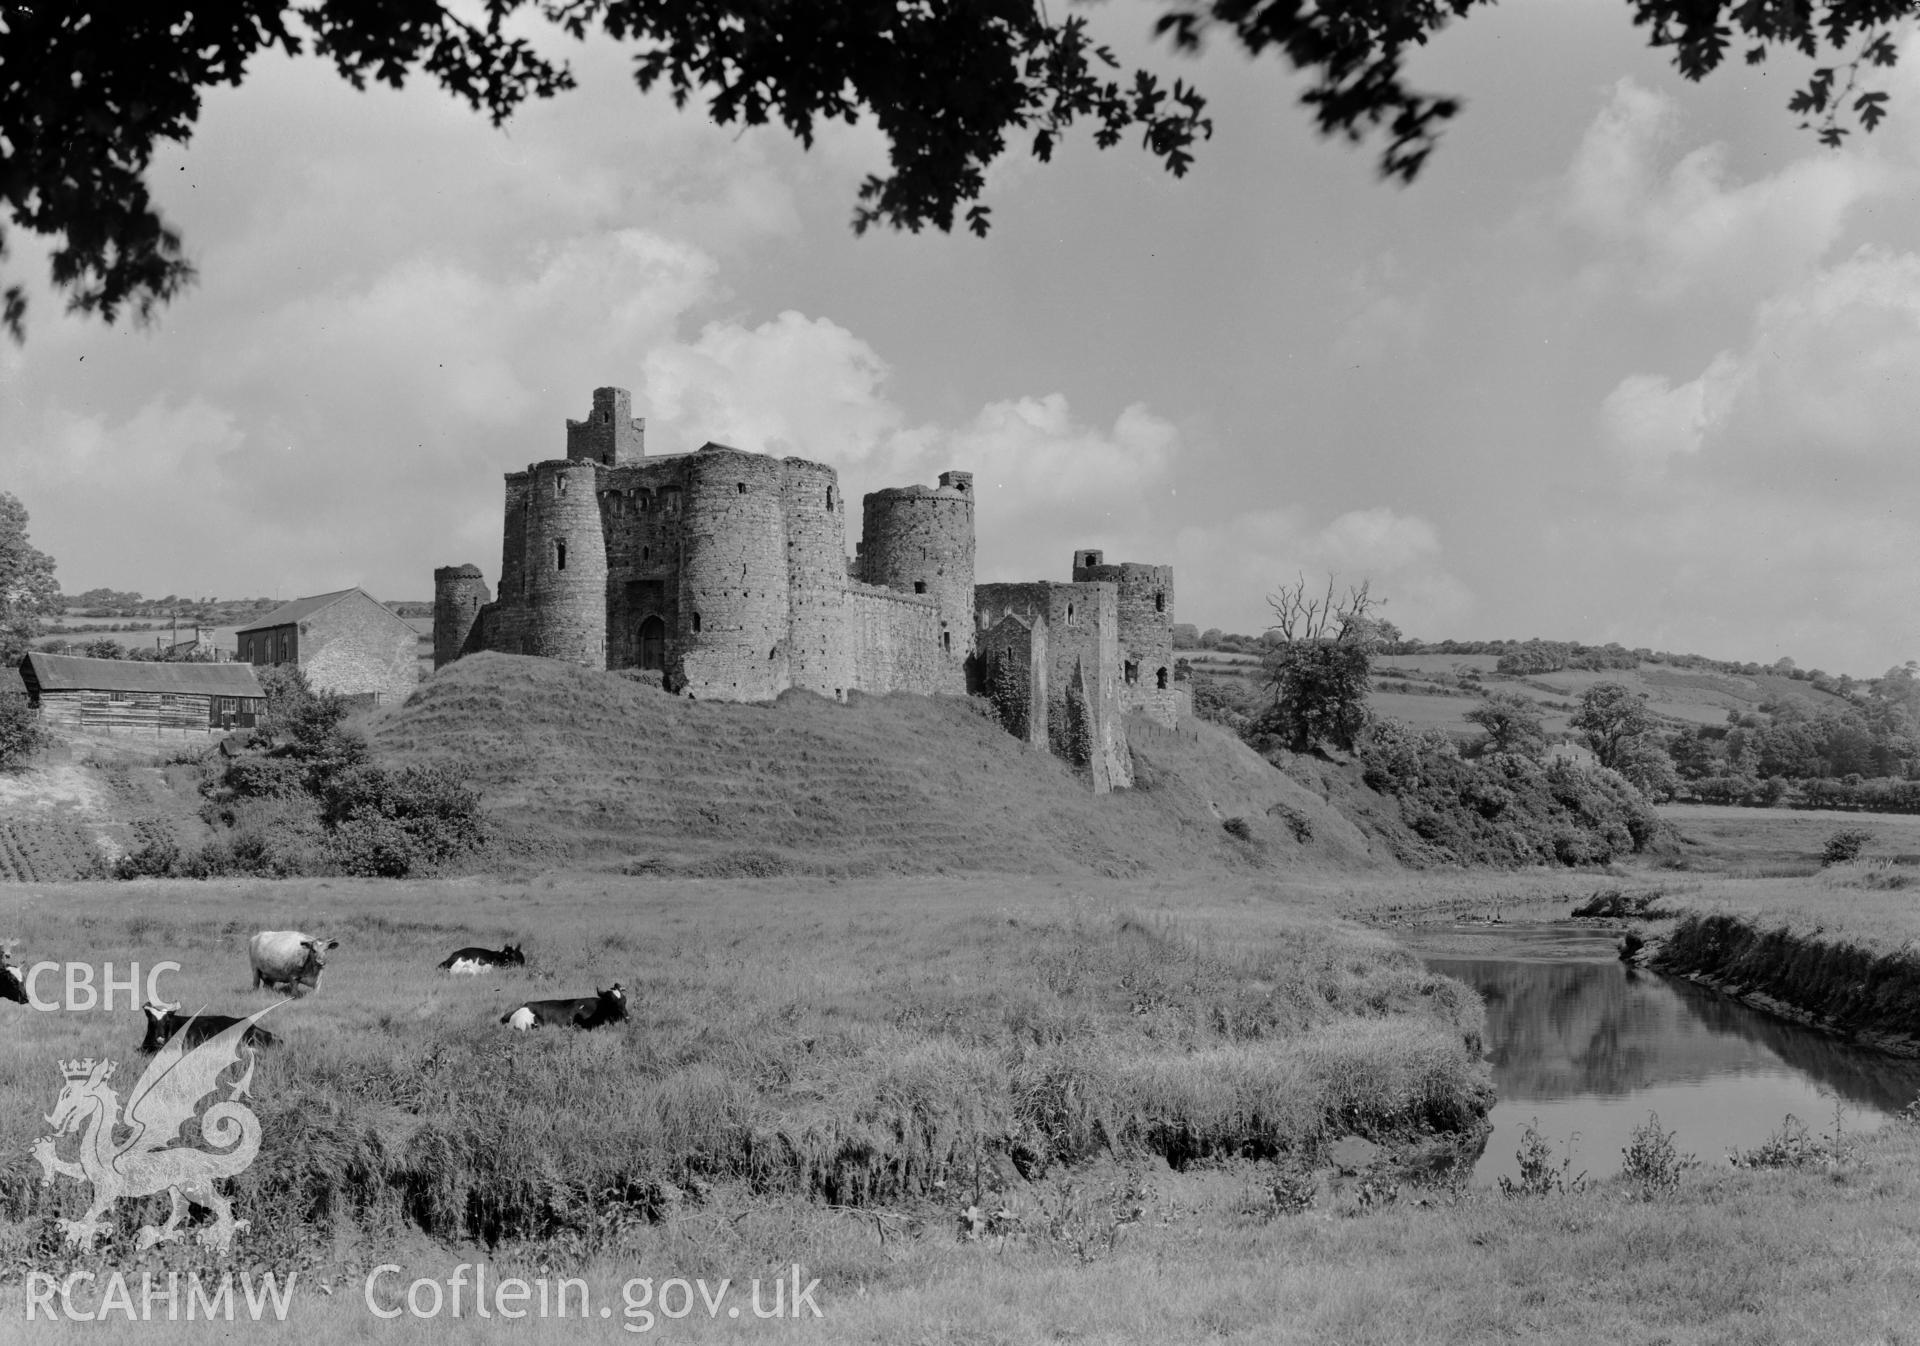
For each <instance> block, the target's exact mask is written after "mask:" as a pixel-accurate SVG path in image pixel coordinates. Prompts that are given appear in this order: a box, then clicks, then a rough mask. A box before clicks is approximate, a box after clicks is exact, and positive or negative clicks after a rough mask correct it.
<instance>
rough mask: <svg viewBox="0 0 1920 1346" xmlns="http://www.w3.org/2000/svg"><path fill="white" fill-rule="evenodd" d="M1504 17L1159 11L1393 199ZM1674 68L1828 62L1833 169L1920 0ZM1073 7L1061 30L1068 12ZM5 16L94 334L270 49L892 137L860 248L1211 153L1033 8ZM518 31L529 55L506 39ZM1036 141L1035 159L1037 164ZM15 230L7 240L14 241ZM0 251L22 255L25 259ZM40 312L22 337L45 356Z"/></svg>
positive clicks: (1078, 28)
mask: <svg viewBox="0 0 1920 1346" xmlns="http://www.w3.org/2000/svg"><path fill="white" fill-rule="evenodd" d="M1490 2H1491V0H1321V3H1318V4H1312V5H1304V4H1301V3H1300V0H1163V4H1164V7H1165V13H1163V14H1162V15H1161V16H1160V17H1159V19H1158V20H1157V22H1156V23H1155V32H1156V34H1157V35H1159V36H1160V37H1162V38H1164V39H1165V40H1167V41H1168V42H1169V43H1170V44H1171V45H1172V46H1173V47H1174V48H1175V49H1176V50H1180V51H1192V50H1195V49H1197V48H1198V47H1199V46H1200V45H1201V44H1202V42H1204V41H1206V40H1207V39H1208V38H1209V37H1210V36H1211V35H1213V34H1216V33H1224V34H1226V35H1227V36H1228V37H1229V39H1230V40H1231V41H1233V42H1236V43H1238V44H1239V45H1240V46H1241V47H1243V48H1244V49H1246V50H1247V51H1248V52H1250V53H1252V54H1255V55H1259V54H1263V53H1267V52H1274V53H1277V54H1279V55H1280V56H1281V57H1283V58H1284V59H1285V61H1286V62H1287V63H1288V64H1289V65H1290V66H1292V67H1293V69H1295V70H1297V71H1301V72H1303V73H1304V74H1305V76H1306V89H1305V92H1304V93H1303V94H1302V95H1301V101H1302V102H1303V103H1304V104H1305V105H1306V107H1307V108H1308V109H1309V110H1310V112H1311V114H1312V116H1313V119H1314V121H1315V124H1316V125H1317V126H1318V127H1319V129H1320V130H1321V131H1322V132H1323V133H1325V134H1327V135H1334V136H1342V137H1345V138H1346V139H1349V140H1353V141H1360V140H1364V139H1367V138H1369V137H1371V138H1375V139H1377V140H1379V141H1381V142H1382V143H1381V147H1380V168H1381V171H1382V173H1383V174H1385V175H1387V176H1389V177H1392V178H1397V179H1399V180H1401V181H1409V180H1411V179H1412V178H1413V177H1414V175H1415V174H1416V173H1418V172H1419V170H1420V167H1421V165H1422V164H1423V163H1424V162H1425V161H1426V158H1427V156H1428V155H1429V154H1430V153H1431V152H1432V150H1433V148H1434V145H1435V143H1436V139H1437V136H1438V134H1439V131H1440V128H1441V127H1442V126H1443V125H1444V124H1445V123H1446V121H1447V120H1448V119H1449V118H1451V117H1453V116H1454V115H1455V113H1456V112H1458V110H1459V103H1458V101H1457V100H1456V99H1454V98H1451V97H1448V96H1446V95H1444V94H1434V93H1427V92H1423V91H1420V90H1417V89H1414V88H1412V87H1410V86H1409V85H1408V84H1407V82H1406V80H1405V79H1404V76H1403V71H1402V68H1401V65H1402V61H1403V60H1404V58H1405V57H1406V55H1407V54H1408V52H1409V51H1410V50H1412V49H1415V48H1418V47H1420V46H1424V45H1425V44H1426V42H1427V41H1428V39H1429V38H1430V37H1431V36H1432V35H1433V34H1434V33H1436V32H1438V31H1439V30H1440V29H1441V28H1443V27H1444V26H1445V25H1446V24H1447V23H1448V22H1450V21H1452V20H1453V19H1455V18H1458V17H1461V16H1464V15H1466V14H1468V13H1469V12H1470V11H1471V10H1473V9H1474V8H1476V7H1477V6H1479V5H1482V4H1487V3H1490ZM1627 3H1628V6H1629V8H1630V9H1631V10H1632V12H1633V18H1634V22H1635V23H1636V24H1639V25H1641V26H1643V27H1645V28H1646V30H1647V34H1648V40H1649V42H1650V43H1651V45H1653V46H1654V47H1656V48H1671V49H1672V52H1673V63H1674V65H1675V66H1676V68H1678V69H1679V71H1680V72H1681V73H1682V74H1683V75H1685V76H1686V77H1688V78H1689V79H1699V78H1701V77H1703V76H1705V75H1706V74H1708V73H1710V72H1711V71H1713V70H1714V69H1716V68H1717V67H1718V66H1719V65H1720V63H1721V61H1722V60H1723V59H1724V58H1725V56H1726V55H1727V53H1728V51H1729V50H1730V49H1732V48H1733V47H1734V45H1735V44H1736V43H1738V44H1739V45H1740V47H1741V48H1742V49H1743V52H1744V55H1745V58H1746V60H1747V61H1748V62H1749V63H1753V62H1758V61H1760V60H1763V59H1764V58H1765V57H1766V55H1767V54H1768V52H1769V51H1771V50H1774V49H1776V48H1784V49H1788V50H1791V51H1795V52H1798V53H1801V54H1804V55H1806V56H1808V57H1810V58H1812V59H1815V60H1823V59H1824V58H1828V57H1831V60H1830V61H1828V63H1824V64H1821V65H1819V66H1818V67H1817V68H1816V69H1815V70H1814V71H1813V73H1812V75H1811V76H1810V77H1809V80H1808V83H1807V84H1806V86H1805V87H1803V88H1802V89H1800V90H1799V91H1798V92H1797V93H1796V94H1795V95H1794V96H1793V99H1792V101H1791V103H1790V104H1789V107H1790V109H1791V110H1792V111H1793V112H1795V113H1798V114H1800V115H1801V116H1802V118H1803V124H1804V125H1810V126H1813V127H1815V128H1816V129H1817V130H1818V132H1819V134H1820V137H1821V139H1822V140H1823V141H1824V142H1826V143H1828V144H1838V143H1839V141H1840V138H1841V137H1843V136H1844V135H1846V134H1847V131H1848V126H1847V125H1846V123H1847V122H1848V121H1849V120H1857V121H1858V123H1859V124H1860V125H1861V126H1863V127H1865V128H1867V129H1869V130H1871V129H1872V128H1873V126H1874V125H1875V124H1877V123H1878V121H1879V120H1880V118H1881V117H1882V116H1883V115H1884V113H1885V100H1886V95H1885V94H1882V93H1878V92H1871V91H1860V90H1859V89H1858V88H1857V75H1858V73H1859V71H1860V70H1861V69H1862V68H1863V67H1865V66H1872V65H1879V66H1886V65H1891V64H1893V62H1894V60H1895V57H1896V50H1895V47H1894V44H1893V41H1892V39H1891V36H1890V29H1891V28H1892V26H1893V25H1894V24H1896V23H1899V22H1900V21H1902V20H1904V19H1905V18H1907V17H1908V16H1910V15H1911V14H1912V12H1913V11H1914V9H1915V8H1916V7H1917V6H1920V0H1627ZM1060 8H1061V9H1063V10H1064V9H1065V6H1064V5H1063V6H1060ZM462 11H463V12H464V13H466V14H471V15H473V17H472V18H466V17H463V16H462V13H457V12H455V10H454V9H453V8H450V7H449V6H448V5H445V4H441V3H438V2H437V0H389V2H388V3H383V4H368V3H365V0H308V3H305V4H294V3H288V2H287V0H200V2H199V3H192V4H189V3H187V0H142V3H140V4H135V5H123V4H118V3H109V0H59V3H49V4H33V5H26V4H13V3H5V0H0V205H4V209H5V214H6V217H7V219H8V220H10V221H11V222H12V224H14V225H15V226H17V227H19V228H22V229H25V230H27V231H29V232H32V233H36V234H40V235H43V236H46V237H48V238H49V239H51V240H53V241H54V248H53V254H52V262H51V270H52V275H53V281H54V284H55V285H56V286H57V287H58V288H59V289H61V290H63V291H65V292H66V294H67V297H68V301H69V305H70V307H71V308H72V309H74V310H76V311H79V312H83V313H90V314H97V315H99V316H100V317H101V318H103V319H105V320H106V321H108V322H112V321H114V320H115V319H116V318H117V317H118V316H119V315H120V313H122V312H123V311H127V310H131V311H132V312H133V313H134V314H135V315H136V316H137V317H141V318H145V317H148V316H151V314H152V313H153V312H154V310H155V309H156V307H158V306H159V305H162V304H164V303H166V302H167V301H168V300H169V299H171V298H172V297H173V296H174V295H175V294H176V293H178V292H179V290H180V289H181V287H182V286H184V285H186V284H187V283H188V282H189V281H190V280H191V279H192V277H193V267H192V264H191V263H190V262H189V261H188V260H187V258H186V256H185V253H184V250H183V247H182V242H181V239H180V236H179V235H178V234H177V233H176V232H175V231H174V230H173V229H171V228H169V227H168V226H167V225H166V223H165V222H164V221H163V220H162V219H161V218H160V215H159V212H158V211H157V210H156V209H155V208H154V205H153V201H152V199H151V196H150V194H149V192H148V186H147V182H146V174H147V172H148V170H149V168H150V167H151V165H152V161H153V155H154V152H155V150H156V148H157V147H158V146H159V145H160V144H161V143H163V142H167V141H172V142H176V143H182V144H184V143H185V142H186V141H187V140H188V139H189V138H190V136H191V134H192V131H193V126H194V123H195V122H196V121H197V120H198V118H199V115H200V103H201V97H202V93H203V91H204V90H206V89H209V88H213V87H216V86H218V85H222V84H235V85H237V84H239V83H241V82H242V81H243V80H244V79H245V77H246V74H247V67H248V62H249V61H251V60H252V59H253V58H254V57H256V56H258V55H260V54H261V53H262V52H267V51H273V50H279V51H282V52H285V53H288V54H290V55H298V54H301V53H303V52H311V53H313V54H315V55H317V56H320V57H322V58H324V59H327V60H329V61H331V62H332V63H333V65H334V68H335V69H336V70H337V71H338V72H339V73H340V74H341V76H342V77H343V78H345V79H346V80H348V81H349V82H350V83H351V84H352V85H353V86H354V87H355V88H365V87H366V86H367V84H368V83H369V82H375V81H377V82H379V83H382V84H387V85H391V86H393V87H394V88H400V87H402V86H404V85H405V84H406V82H407V81H408V80H409V79H410V78H413V77H416V76H421V75H424V76H426V77H427V78H429V79H431V80H432V81H433V82H435V83H436V84H438V85H439V86H440V87H441V88H443V89H445V90H446V91H447V92H448V93H450V94H452V95H453V96H455V97H456V98H459V99H460V100H462V101H463V102H465V103H467V104H468V105H470V106H471V107H472V108H474V109H475V110H476V111H480V112H484V113H485V114H486V115H487V116H488V117H489V118H491V119H492V121H493V122H494V123H495V124H496V125H497V124H499V123H501V122H503V121H505V120H506V119H507V118H508V117H509V116H511V115H512V113H513V112H514V110H515V109H516V108H518V107H519V106H520V105H521V104H522V103H524V102H525V101H526V100H527V99H529V98H547V97H552V96H553V95H555V94H557V93H560V92H562V91H564V90H566V89H569V88H572V87H573V83H574V81H573V76H572V74H571V73H570V71H569V70H568V68H567V66H566V64H565V63H564V62H559V61H555V60H552V59H550V58H548V57H547V56H545V55H543V54H542V53H541V52H540V51H539V50H538V49H537V48H536V47H535V46H534V45H533V44H532V43H531V42H529V41H528V39H527V38H526V37H524V36H520V35H518V33H519V31H521V30H525V29H527V28H528V27H529V25H528V24H527V23H526V22H523V20H527V19H531V20H533V21H535V23H538V22H545V23H547V24H549V25H552V26H553V27H555V28H557V29H558V30H560V31H562V32H565V33H566V34H568V35H570V36H572V37H574V38H577V39H581V40H587V39H589V38H598V37H604V38H609V39H613V40H617V41H623V42H628V43H632V44H634V47H635V56H634V78H635V80H636V81H637V82H638V83H639V85H640V87H641V88H642V89H651V88H654V87H655V86H664V87H665V88H667V89H668V90H670V91H671V93H672V95H673V98H674V100H675V102H676V103H677V104H678V105H680V106H683V107H684V106H685V105H686V104H687V103H689V102H691V101H694V100H695V99H696V98H704V100H705V102H706V108H707V113H708V115H709V116H711V117H712V118H713V119H714V120H715V121H717V122H720V123H723V124H725V123H740V124H744V125H747V126H756V125H762V124H767V123H772V122H778V123H779V124H780V125H781V126H783V127H785V128H786V129H787V130H788V131H789V132H791V133H792V134H793V135H794V136H795V137H796V138H798V139H799V140H800V142H801V143H802V144H809V145H810V144H811V143H812V140H813V136H814V132H815V128H816V127H817V126H818V125H819V124H820V123H821V122H823V121H835V120H840V121H849V122H851V121H854V120H856V119H857V118H858V117H859V116H860V115H861V114H862V113H866V114H870V115H871V116H872V117H873V119H874V121H875V122H876V123H877V124H878V126H879V127H880V130H881V131H882V132H883V133H884V134H885V136H886V137H887V140H888V143H889V172H888V173H886V174H885V175H879V174H876V175H873V176H870V177H868V178H867V180H866V181H865V182H864V183H862V184H861V187H860V191H859V200H858V202H857V203H856V206H855V211H854V227H855V229H856V230H864V229H866V228H867V227H868V226H870V225H874V224H886V225H889V226H892V227H895V228H902V229H911V230H919V229H921V228H925V227H927V226H932V227H934V228H938V229H941V230H948V229H951V228H952V227H953V223H954V218H955V215H956V213H957V212H960V211H962V210H964V217H965V221H966V224H967V227H968V228H969V229H971V230H973V231H974V232H975V233H982V234H983V233H985V232H986V230H987V227H988V208H987V207H986V206H984V205H982V204H980V203H979V198H980V195H981V192H982V191H983V190H984V187H985V182H986V169H987V166H988V165H989V164H991V163H992V162H993V161H994V160H995V159H996V158H998V157H999V156H1000V154H1001V153H1003V152H1004V151H1005V150H1006V148H1007V146H1008V142H1009V139H1010V138H1018V139H1022V140H1026V141H1027V143H1028V144H1030V146H1031V148H1032V150H1033V152H1034V154H1035V156H1036V157H1037V158H1039V159H1041V160H1043V161H1044V160H1047V159H1049V158H1050V157H1051V155H1052V153H1053V150H1054V148H1055V147H1056V146H1057V145H1058V143H1059V141H1060V138H1061V136H1062V135H1064V134H1065V133H1066V132H1067V131H1068V130H1069V129H1070V128H1072V127H1073V126H1074V125H1075V124H1076V123H1083V122H1084V123H1090V124H1091V126H1092V128H1093V138H1094V141H1095V143H1096V144H1098V145H1100V146H1101V147H1102V148H1106V147H1110V146H1113V145H1117V144H1119V143H1121V142H1122V141H1123V140H1126V139H1128V138H1129V137H1130V136H1133V135H1136V134H1137V135H1138V136H1139V138H1140V140H1141V143H1142V144H1143V146H1144V147H1145V148H1146V150H1147V151H1148V152H1149V153H1150V154H1152V155H1154V156H1155V157H1156V158H1157V159H1159V160H1160V161H1161V163H1162V164H1163V165H1164V166H1165V167H1166V168H1167V170H1168V171H1170V172H1172V173H1173V174H1174V175H1176V176H1180V175H1183V174H1184V173H1185V172H1186V171H1187V169H1188V167H1189V166H1190V165H1191V163H1192V161H1193V150H1194V146H1195V144H1196V142H1198V141H1200V140H1203V139H1205V138H1207V137H1208V136H1209V135H1210V134H1211V133H1212V129H1213V127H1212V121H1211V120H1210V118H1209V117H1208V116H1207V115H1206V100H1205V99H1204V98H1203V97H1202V96H1201V94H1200V93H1199V92H1198V91H1197V90H1196V89H1194V88H1192V87H1191V86H1189V85H1188V84H1187V83H1186V82H1185V81H1184V80H1181V79H1177V78H1176V79H1174V80H1173V81H1172V82H1171V83H1170V84H1169V83H1167V82H1166V81H1165V80H1164V79H1163V77H1162V76H1160V75H1158V74H1156V73H1155V72H1153V71H1150V70H1145V69H1134V70H1126V69H1124V68H1123V67H1122V66H1121V64H1120V62H1119V61H1118V59H1117V58H1116V57H1115V56H1114V55H1113V53H1112V52H1111V51H1110V50H1108V49H1107V48H1105V47H1103V46H1100V45H1098V44H1096V43H1095V42H1094V41H1093V39H1092V38H1091V36H1090V35H1089V34H1088V32H1087V26H1086V21H1085V19H1084V18H1083V17H1082V16H1081V15H1079V14H1075V13H1065V14H1064V15H1063V17H1061V18H1059V19H1057V20H1056V19H1055V18H1054V17H1053V16H1052V14H1051V12H1050V11H1049V9H1048V7H1047V6H1045V5H1043V4H1040V3H1037V2H1036V0H838V2H837V3H831V4H826V3H822V4H794V3H791V2H790V0H472V3H470V4H468V5H466V6H463V7H462ZM510 26H511V27H513V28H514V29H515V31H514V32H512V33H510V32H509V28H510ZM1029 137H1030V139H1029ZM4 227H5V226H4V223H0V230H4ZM5 242H6V239H5V235H4V233H3V232H0V257H4V253H5ZM25 314H26V297H25V288H24V287H23V286H21V285H18V284H12V285H9V286H7V288H6V290H5V295H4V320H5V322H6V324H7V327H8V329H9V330H10V331H11V332H12V333H13V335H14V337H15V339H16V340H18V339H22V338H23V333H24V330H25V328H24V320H25Z"/></svg>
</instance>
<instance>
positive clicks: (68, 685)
mask: <svg viewBox="0 0 1920 1346" xmlns="http://www.w3.org/2000/svg"><path fill="white" fill-rule="evenodd" d="M20 681H21V682H23V683H25V684H26V688H27V703H28V704H29V705H31V706H33V707H34V708H35V709H36V710H38V711H39V712H40V715H41V718H42V719H44V720H46V721H47V722H49V723H50V724H57V725H64V726H67V727H70V728H74V729H140V730H158V729H196V730H200V731H202V732H204V731H206V730H211V729H233V728H245V727H248V726H250V725H252V724H253V722H254V717H255V716H256V715H258V714H259V713H260V710H261V707H262V705H263V704H264V702H265V694H264V693H263V692H262V691H261V690H260V680H259V678H257V677H255V676H254V672H253V669H252V668H251V667H249V666H248V665H246V664H198V663H179V664H168V663H158V662H151V663H150V662H147V661H145V660H140V661H135V660H130V659H84V658H81V657H79V656H78V655H71V654H43V653H42V652H40V651H39V650H31V651H29V652H28V653H27V654H26V655H25V656H24V657H23V658H22V659H21V660H20Z"/></svg>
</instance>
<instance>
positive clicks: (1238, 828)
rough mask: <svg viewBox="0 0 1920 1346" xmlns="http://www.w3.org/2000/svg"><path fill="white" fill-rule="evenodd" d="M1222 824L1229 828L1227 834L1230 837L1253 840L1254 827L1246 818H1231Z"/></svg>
mask: <svg viewBox="0 0 1920 1346" xmlns="http://www.w3.org/2000/svg"><path fill="white" fill-rule="evenodd" d="M1220 826H1222V827H1224V828H1225V829H1226V830H1227V835H1228V836H1230V837H1238V838H1239V839H1240V840H1241V841H1252V840H1253V829H1252V828H1251V827H1249V826H1247V820H1246V819H1245V818H1229V819H1227V820H1226V821H1225V822H1223V823H1221V824H1220Z"/></svg>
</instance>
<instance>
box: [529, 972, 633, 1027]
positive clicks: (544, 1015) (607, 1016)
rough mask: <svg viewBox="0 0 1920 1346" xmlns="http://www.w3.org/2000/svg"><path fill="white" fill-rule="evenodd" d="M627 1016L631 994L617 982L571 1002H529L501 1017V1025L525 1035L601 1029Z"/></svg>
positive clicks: (574, 998) (577, 997)
mask: <svg viewBox="0 0 1920 1346" xmlns="http://www.w3.org/2000/svg"><path fill="white" fill-rule="evenodd" d="M626 1017H627V993H626V992H625V991H623V990H621V989H620V983H619V982H615V983H614V984H613V986H612V987H611V988H610V989H608V990H605V991H596V992H595V993H594V994H593V995H583V996H575V997H573V998H572V999H571V1000H529V1001H528V1002H527V1003H526V1004H524V1005H522V1006H521V1007H520V1008H519V1009H516V1010H508V1011H507V1012H506V1013H505V1014H503V1015H501V1016H500V1022H501V1023H503V1024H506V1025H507V1026H508V1027H510V1028H516V1029H518V1030H520V1031H521V1032H523V1033H524V1032H525V1031H526V1030H527V1029H529V1028H549V1027H550V1028H562V1027H567V1026H571V1027H574V1028H598V1027H599V1026H600V1025H601V1024H613V1023H619V1022H620V1021H621V1020H623V1019H625V1018H626Z"/></svg>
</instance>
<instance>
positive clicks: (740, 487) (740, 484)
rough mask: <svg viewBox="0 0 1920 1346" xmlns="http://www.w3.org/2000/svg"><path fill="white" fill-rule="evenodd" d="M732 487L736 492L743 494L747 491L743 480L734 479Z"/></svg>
mask: <svg viewBox="0 0 1920 1346" xmlns="http://www.w3.org/2000/svg"><path fill="white" fill-rule="evenodd" d="M733 489H734V491H735V492H736V493H738V494H740V495H745V494H746V493H747V483H745V482H744V481H736V482H735V483H733Z"/></svg>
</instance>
